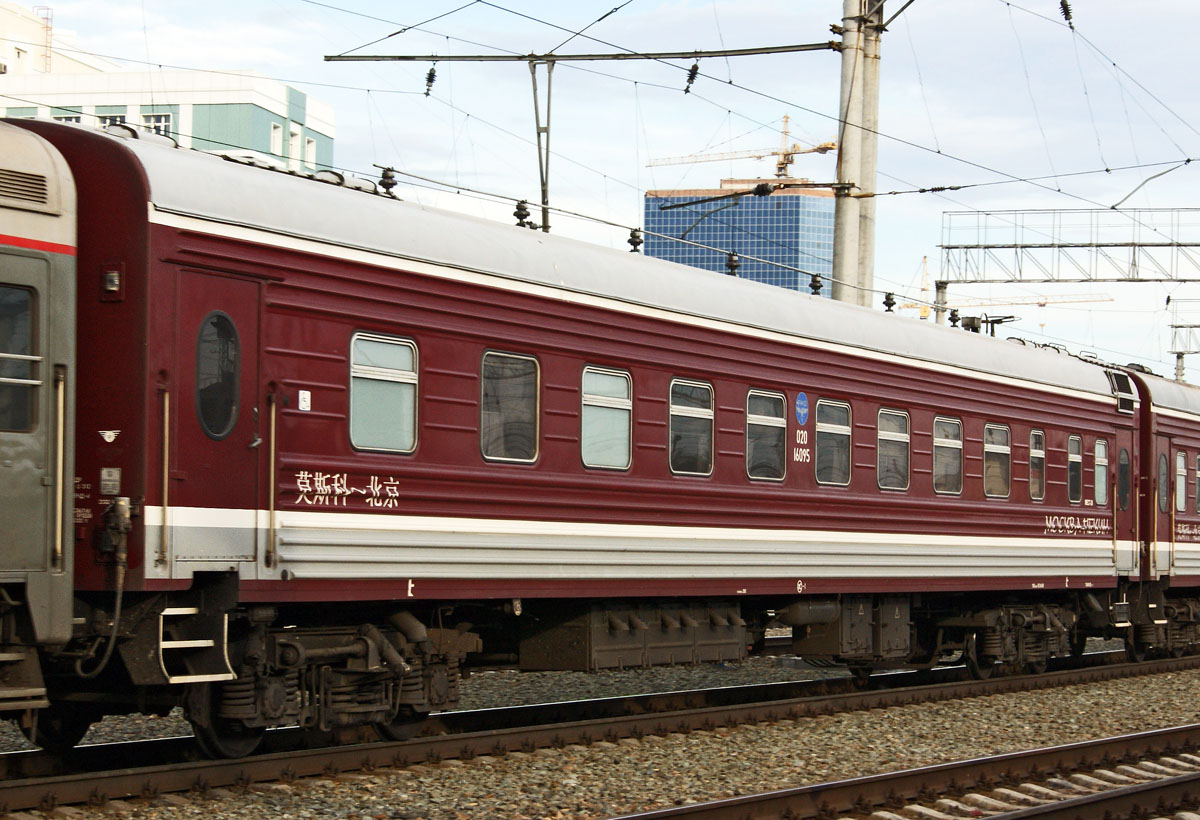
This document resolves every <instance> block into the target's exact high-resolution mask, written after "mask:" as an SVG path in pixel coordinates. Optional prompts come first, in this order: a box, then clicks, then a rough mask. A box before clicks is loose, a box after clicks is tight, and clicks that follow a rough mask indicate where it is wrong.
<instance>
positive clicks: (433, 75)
mask: <svg viewBox="0 0 1200 820" xmlns="http://www.w3.org/2000/svg"><path fill="white" fill-rule="evenodd" d="M436 79H437V69H436V68H434V67H433V66H430V67H429V73H428V74H426V75H425V96H426V97H428V96H429V92H430V91H431V90H433V83H434V81H435V80H436Z"/></svg>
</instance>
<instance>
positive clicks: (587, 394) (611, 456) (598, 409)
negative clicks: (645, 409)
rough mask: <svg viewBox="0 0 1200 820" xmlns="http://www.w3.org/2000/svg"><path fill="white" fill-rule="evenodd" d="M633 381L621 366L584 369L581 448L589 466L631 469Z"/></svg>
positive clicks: (584, 461) (584, 460)
mask: <svg viewBox="0 0 1200 820" xmlns="http://www.w3.org/2000/svg"><path fill="white" fill-rule="evenodd" d="M632 419H633V382H632V381H631V380H630V378H629V374H628V373H626V372H624V371H620V370H601V369H599V368H596V367H585V368H584V369H583V415H582V421H581V422H580V424H581V432H580V448H581V453H582V456H583V463H584V464H585V465H586V466H588V467H611V468H615V469H618V470H627V469H629V465H630V461H631V453H632V449H631V447H630V438H631V436H632Z"/></svg>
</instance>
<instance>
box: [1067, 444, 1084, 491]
mask: <svg viewBox="0 0 1200 820" xmlns="http://www.w3.org/2000/svg"><path fill="white" fill-rule="evenodd" d="M1067 500H1068V501H1070V502H1071V503H1072V504H1078V503H1079V502H1080V501H1082V500H1083V439H1081V438H1080V437H1079V436H1070V437H1069V438H1068V439H1067Z"/></svg>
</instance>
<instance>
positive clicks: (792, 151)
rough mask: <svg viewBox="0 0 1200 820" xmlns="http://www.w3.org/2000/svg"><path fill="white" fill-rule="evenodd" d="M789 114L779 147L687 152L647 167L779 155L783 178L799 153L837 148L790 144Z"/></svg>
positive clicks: (777, 166)
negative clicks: (713, 152)
mask: <svg viewBox="0 0 1200 820" xmlns="http://www.w3.org/2000/svg"><path fill="white" fill-rule="evenodd" d="M788 136H789V135H788V116H787V114H784V115H783V131H782V137H781V139H780V141H779V147H778V148H760V149H753V150H749V151H726V152H724V153H720V154H686V155H684V156H682V157H660V158H659V159H652V160H650V161H649V162H648V163H646V167H648V168H652V167H654V166H657V165H682V164H684V163H688V162H723V161H725V160H730V159H762V158H764V157H778V159H777V160H776V161H775V176H777V177H779V178H780V179H783V178H785V177H787V175H788V166H789V165H791V164H792V160H793V158H794V157H795V156H796V155H797V154H825V153H828V152H829V151H836V150H837V143H835V142H823V143H821V144H820V145H814V146H812V147H811V148H803V147H801V146H800V145H799V144H797V143H792V144H791V145H788Z"/></svg>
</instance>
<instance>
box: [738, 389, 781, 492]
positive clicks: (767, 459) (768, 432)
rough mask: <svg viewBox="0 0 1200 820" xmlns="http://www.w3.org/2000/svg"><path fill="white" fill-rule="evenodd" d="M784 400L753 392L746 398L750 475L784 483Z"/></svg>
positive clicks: (747, 465)
mask: <svg viewBox="0 0 1200 820" xmlns="http://www.w3.org/2000/svg"><path fill="white" fill-rule="evenodd" d="M785 404H786V402H785V401H784V398H783V396H781V395H779V394H778V393H763V392H760V391H757V390H751V391H750V392H749V393H748V394H747V396H746V474H747V475H749V476H750V477H751V478H771V479H776V480H779V479H782V478H783V475H784V469H785V465H786V462H785V460H784V447H785V445H786V442H785V439H786V437H787V415H786V413H785Z"/></svg>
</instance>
